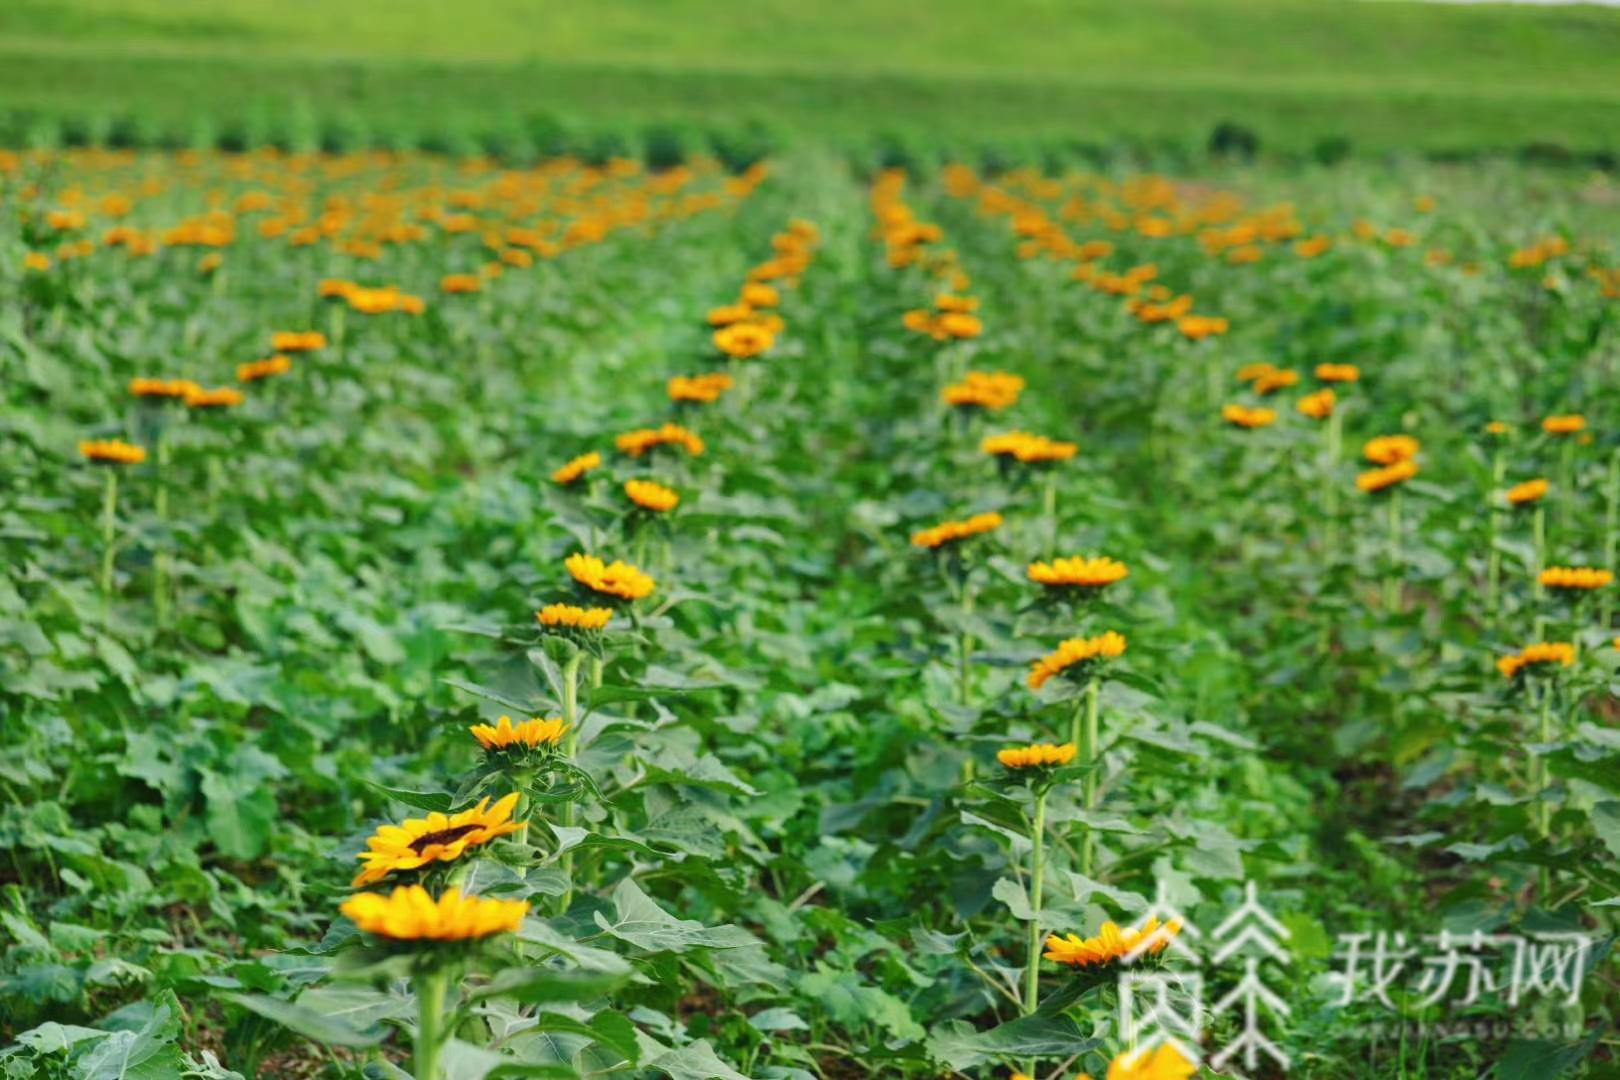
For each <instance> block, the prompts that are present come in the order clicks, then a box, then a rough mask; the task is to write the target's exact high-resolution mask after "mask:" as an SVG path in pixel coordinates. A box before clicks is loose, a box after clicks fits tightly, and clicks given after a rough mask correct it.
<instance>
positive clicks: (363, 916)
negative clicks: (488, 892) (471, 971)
mask: <svg viewBox="0 0 1620 1080" xmlns="http://www.w3.org/2000/svg"><path fill="white" fill-rule="evenodd" d="M338 910H339V911H342V912H343V914H345V915H347V916H348V917H349V918H350V919H353V920H354V924H355V925H356V926H358V927H359V928H360V929H361V930H363V931H364V932H366V933H368V934H376V935H378V936H379V937H385V938H392V939H393V940H395V941H469V940H472V939H475V938H485V937H489V936H491V935H492V934H506V933H514V932H516V931H517V930H518V929H520V928H521V927H522V925H523V917H524V916H525V915H527V914H528V913H529V904H528V901H526V900H489V899H485V898H484V897H481V896H462V895H461V890H460V889H447V890H445V893H444V895H443V896H441V897H439V899H438V900H434V899H433V897H432V896H431V895H430V894H429V893H428V891H427V890H426V889H424V888H422V886H420V885H409V886H402V887H400V888H397V889H395V890H394V891H393V892H392V893H390V894H389V895H387V896H384V895H382V894H381V893H369V892H368V893H359V894H357V895H355V896H351V897H349V899H347V900H345V901H344V902H343V903H342V905H341V906H340V907H339V908H338Z"/></svg>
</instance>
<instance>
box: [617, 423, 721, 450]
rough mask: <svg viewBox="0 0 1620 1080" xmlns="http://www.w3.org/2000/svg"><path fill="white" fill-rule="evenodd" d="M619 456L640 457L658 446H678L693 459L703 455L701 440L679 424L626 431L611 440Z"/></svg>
mask: <svg viewBox="0 0 1620 1080" xmlns="http://www.w3.org/2000/svg"><path fill="white" fill-rule="evenodd" d="M613 444H614V445H615V446H617V447H618V448H619V452H620V453H621V454H629V455H630V456H631V457H640V456H641V455H642V454H645V453H646V452H647V451H649V450H651V449H653V448H654V447H659V446H679V447H681V448H682V449H683V450H685V451H686V452H687V453H688V454H691V455H692V456H693V457H696V456H698V455H699V454H701V453H703V440H702V439H700V438H698V437H697V435H696V434H695V433H693V432H691V431H689V430H687V429H686V428H684V427H682V426H681V425H679V424H665V425H664V426H663V427H658V428H640V429H638V430H636V431H627V432H625V433H624V434H623V435H620V436H619V437H618V438H616V439H614V440H613Z"/></svg>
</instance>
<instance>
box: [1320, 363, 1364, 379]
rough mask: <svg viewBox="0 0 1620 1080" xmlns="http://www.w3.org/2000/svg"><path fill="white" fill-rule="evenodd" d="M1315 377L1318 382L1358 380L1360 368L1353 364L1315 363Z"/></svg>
mask: <svg viewBox="0 0 1620 1080" xmlns="http://www.w3.org/2000/svg"><path fill="white" fill-rule="evenodd" d="M1316 378H1317V381H1319V382H1327V383H1334V382H1339V383H1345V382H1358V381H1360V379H1361V369H1360V368H1358V367H1356V365H1354V364H1317V365H1316Z"/></svg>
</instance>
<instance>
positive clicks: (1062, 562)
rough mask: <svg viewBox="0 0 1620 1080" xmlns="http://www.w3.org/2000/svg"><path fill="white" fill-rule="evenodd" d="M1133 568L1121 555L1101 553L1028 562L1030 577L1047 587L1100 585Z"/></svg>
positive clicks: (1117, 577) (1105, 584)
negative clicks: (1126, 563) (1088, 557)
mask: <svg viewBox="0 0 1620 1080" xmlns="http://www.w3.org/2000/svg"><path fill="white" fill-rule="evenodd" d="M1129 574H1130V570H1129V569H1128V568H1127V567H1126V566H1125V564H1124V563H1122V562H1120V561H1119V560H1118V559H1110V558H1108V557H1107V556H1104V555H1099V556H1097V557H1096V558H1093V559H1087V558H1084V557H1082V556H1076V557H1074V558H1072V559H1053V560H1052V561H1051V562H1050V563H1044V562H1037V563H1031V564H1030V566H1029V580H1031V581H1033V582H1035V583H1036V584H1039V585H1045V586H1047V587H1048V588H1070V589H1101V588H1103V587H1104V586H1107V585H1112V584H1113V583H1114V582H1116V581H1121V580H1123V579H1124V578H1125V577H1126V576H1127V575H1129Z"/></svg>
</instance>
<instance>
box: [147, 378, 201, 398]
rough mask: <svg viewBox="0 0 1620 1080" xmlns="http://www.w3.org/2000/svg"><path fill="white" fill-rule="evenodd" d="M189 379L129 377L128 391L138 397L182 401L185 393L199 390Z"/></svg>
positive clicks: (199, 387)
mask: <svg viewBox="0 0 1620 1080" xmlns="http://www.w3.org/2000/svg"><path fill="white" fill-rule="evenodd" d="M201 390H202V387H201V386H198V385H197V384H196V383H195V382H193V381H192V380H190V379H131V380H130V382H129V392H130V393H131V394H134V395H135V396H136V397H138V398H171V399H173V400H175V401H184V400H185V398H186V395H188V394H190V393H192V392H194V391H201Z"/></svg>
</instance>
